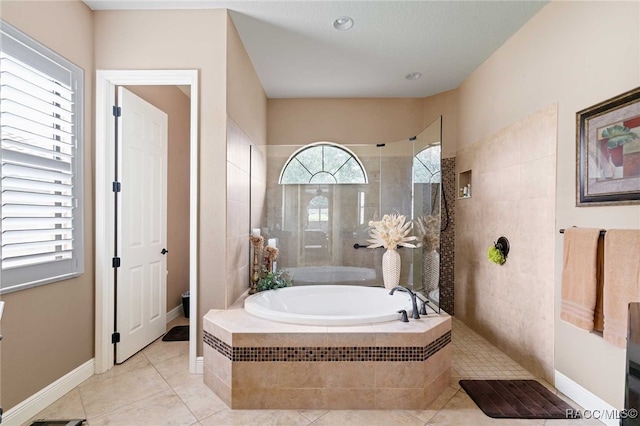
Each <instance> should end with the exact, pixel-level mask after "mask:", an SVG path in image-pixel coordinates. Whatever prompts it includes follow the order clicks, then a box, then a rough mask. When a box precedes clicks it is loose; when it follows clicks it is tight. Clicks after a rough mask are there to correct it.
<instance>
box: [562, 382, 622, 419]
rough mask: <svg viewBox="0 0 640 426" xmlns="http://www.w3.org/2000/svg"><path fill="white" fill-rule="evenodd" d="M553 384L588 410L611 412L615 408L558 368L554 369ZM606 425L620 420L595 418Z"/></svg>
mask: <svg viewBox="0 0 640 426" xmlns="http://www.w3.org/2000/svg"><path fill="white" fill-rule="evenodd" d="M554 386H555V388H556V389H558V390H559V391H560V392H562V393H563V394H565V395H566V396H568V397H569V398H571V399H572V400H573V401H575V402H576V403H577V404H578V405H580V406H581V407H582V408H584V409H585V410H589V411H590V412H592V413H593V412H596V411H598V412H600V413H603V412H606V413H613V412H615V411H616V410H617V409H616V408H615V407H614V406H613V405H611V404H609V403H608V402H606V401H604V400H602V399H601V398H600V397H598V396H597V395H595V394H593V393H592V392H590V391H589V390H587V389H585V388H583V387H582V386H580V385H579V384H578V383H576V382H574V381H573V380H571V379H570V378H568V377H567V376H565V375H564V374H562V373H561V372H559V371H558V370H555V383H554ZM597 420H599V421H601V422H602V423H604V424H606V425H607V426H619V424H620V420H618V419H604V418H599V419H597Z"/></svg>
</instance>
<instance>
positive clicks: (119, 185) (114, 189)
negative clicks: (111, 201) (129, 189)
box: [113, 182, 122, 192]
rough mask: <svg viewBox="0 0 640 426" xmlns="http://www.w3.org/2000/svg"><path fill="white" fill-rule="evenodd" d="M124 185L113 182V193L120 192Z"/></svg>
mask: <svg viewBox="0 0 640 426" xmlns="http://www.w3.org/2000/svg"><path fill="white" fill-rule="evenodd" d="M121 189H122V185H121V184H120V182H113V192H120V190H121Z"/></svg>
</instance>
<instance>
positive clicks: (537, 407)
mask: <svg viewBox="0 0 640 426" xmlns="http://www.w3.org/2000/svg"><path fill="white" fill-rule="evenodd" d="M460 386H462V388H463V389H464V390H465V392H467V394H468V395H469V396H470V397H471V399H473V402H475V403H476V405H477V406H478V407H479V408H480V409H481V410H482V411H483V412H484V413H485V414H486V415H487V416H489V417H493V418H497V419H567V418H574V417H576V411H575V410H574V408H573V407H571V406H570V405H569V404H567V403H566V402H564V401H563V400H562V399H560V398H559V397H558V396H556V395H554V394H553V393H551V391H550V390H549V389H547V388H545V387H544V386H542V385H541V384H540V383H538V382H537V381H535V380H460Z"/></svg>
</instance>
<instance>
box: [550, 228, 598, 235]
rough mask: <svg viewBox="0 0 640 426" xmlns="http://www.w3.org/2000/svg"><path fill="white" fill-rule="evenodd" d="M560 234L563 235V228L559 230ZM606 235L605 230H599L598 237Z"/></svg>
mask: <svg viewBox="0 0 640 426" xmlns="http://www.w3.org/2000/svg"><path fill="white" fill-rule="evenodd" d="M560 233H561V234H564V228H561V229H560ZM606 233H607V230H606V229H601V230H600V236H601V237H604V234H606Z"/></svg>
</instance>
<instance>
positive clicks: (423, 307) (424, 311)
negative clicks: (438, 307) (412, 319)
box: [420, 300, 429, 315]
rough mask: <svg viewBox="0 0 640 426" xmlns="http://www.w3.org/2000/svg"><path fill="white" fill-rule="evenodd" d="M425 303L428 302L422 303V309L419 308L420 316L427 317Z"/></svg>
mask: <svg viewBox="0 0 640 426" xmlns="http://www.w3.org/2000/svg"><path fill="white" fill-rule="evenodd" d="M427 303H429V302H428V301H426V300H425V301H424V302H422V307H421V308H420V315H427Z"/></svg>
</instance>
